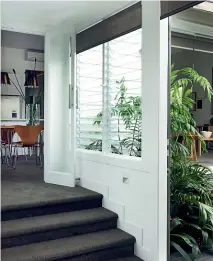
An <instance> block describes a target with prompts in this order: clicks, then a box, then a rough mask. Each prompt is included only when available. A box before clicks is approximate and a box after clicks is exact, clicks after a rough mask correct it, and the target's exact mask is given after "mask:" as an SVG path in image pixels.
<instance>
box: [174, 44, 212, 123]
mask: <svg viewBox="0 0 213 261" xmlns="http://www.w3.org/2000/svg"><path fill="white" fill-rule="evenodd" d="M174 51H176V52H175V53H174ZM172 63H175V65H176V68H177V69H180V68H184V67H187V66H189V67H191V68H193V64H194V69H195V70H196V71H197V72H198V73H199V74H200V75H202V76H204V77H206V78H207V79H208V80H209V82H210V83H211V84H213V83H212V77H213V76H212V68H213V54H211V53H204V52H193V51H190V50H181V49H179V50H178V51H177V49H173V55H172ZM193 91H195V92H196V93H197V99H198V100H200V99H201V100H202V101H203V107H202V109H197V110H196V111H195V112H193V115H194V118H195V120H196V123H197V125H198V126H200V125H204V124H209V120H210V119H211V118H212V117H213V115H212V114H211V102H210V101H209V100H208V98H207V95H206V93H205V92H204V91H203V89H202V88H201V87H200V86H199V85H195V86H194V88H193Z"/></svg>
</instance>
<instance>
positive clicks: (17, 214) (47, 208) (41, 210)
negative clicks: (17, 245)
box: [1, 197, 102, 221]
mask: <svg viewBox="0 0 213 261" xmlns="http://www.w3.org/2000/svg"><path fill="white" fill-rule="evenodd" d="M101 206H102V198H101V197H97V198H92V199H84V200H82V201H74V202H61V203H57V204H46V205H41V206H35V207H26V208H20V209H17V208H16V209H11V210H3V211H2V213H1V220H2V221H7V220H14V219H19V218H25V217H33V216H42V215H50V214H57V213H62V212H70V211H76V210H83V209H93V208H98V207H101Z"/></svg>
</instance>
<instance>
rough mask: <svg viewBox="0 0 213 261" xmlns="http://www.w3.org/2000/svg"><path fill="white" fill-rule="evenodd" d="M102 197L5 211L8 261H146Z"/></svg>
mask: <svg viewBox="0 0 213 261" xmlns="http://www.w3.org/2000/svg"><path fill="white" fill-rule="evenodd" d="M101 204H102V195H100V194H98V193H97V194H94V195H92V196H91V195H90V196H84V197H75V198H70V199H66V200H60V201H57V200H55V201H51V200H48V201H44V202H39V203H35V204H33V205H32V204H31V205H30V204H29V205H27V204H25V205H23V206H21V205H20V206H17V205H16V206H10V207H8V206H7V207H5V208H3V209H2V220H3V221H2V240H1V242H2V243H1V244H2V261H53V260H58V261H63V260H70V261H122V260H123V261H140V259H138V258H136V257H134V256H133V253H134V243H135V239H134V237H133V236H131V235H129V234H127V233H125V232H123V231H121V230H119V229H117V228H116V227H117V215H116V214H115V213H113V212H111V211H108V210H106V209H104V208H102V207H101Z"/></svg>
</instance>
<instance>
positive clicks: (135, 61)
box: [77, 29, 142, 157]
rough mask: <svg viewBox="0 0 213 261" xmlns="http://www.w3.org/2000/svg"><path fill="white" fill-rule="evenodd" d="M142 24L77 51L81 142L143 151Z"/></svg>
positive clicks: (123, 152)
mask: <svg viewBox="0 0 213 261" xmlns="http://www.w3.org/2000/svg"><path fill="white" fill-rule="evenodd" d="M141 75H142V73H141V29H139V30H136V31H134V32H131V33H129V34H126V35H124V36H121V37H119V38H117V39H114V40H112V41H110V42H108V43H105V44H103V45H100V46H97V47H95V48H93V49H90V50H87V51H85V52H82V53H80V54H78V55H77V90H78V92H77V93H78V110H77V145H78V147H79V148H85V149H89V150H96V151H102V152H105V153H115V154H119V155H129V156H137V157H140V156H141V123H142V113H141Z"/></svg>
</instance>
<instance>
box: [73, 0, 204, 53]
mask: <svg viewBox="0 0 213 261" xmlns="http://www.w3.org/2000/svg"><path fill="white" fill-rule="evenodd" d="M200 2H202V1H161V19H163V18H166V17H169V16H171V15H173V14H176V13H178V12H181V11H183V10H185V9H187V8H190V7H192V6H194V5H196V4H198V3H200ZM138 28H141V2H137V3H136V4H134V5H132V6H130V7H128V8H126V9H124V10H122V11H120V12H119V13H117V14H115V15H113V16H111V17H109V18H107V19H105V20H103V21H101V22H99V23H98V24H95V25H94V26H91V27H90V28H88V29H86V30H84V31H82V32H80V33H78V34H77V38H76V42H77V53H80V52H83V51H86V50H88V49H90V48H92V47H95V46H98V45H99V44H103V43H105V42H108V41H110V40H112V39H115V38H117V37H119V36H122V35H124V34H127V33H129V32H132V31H134V30H136V29H138Z"/></svg>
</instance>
